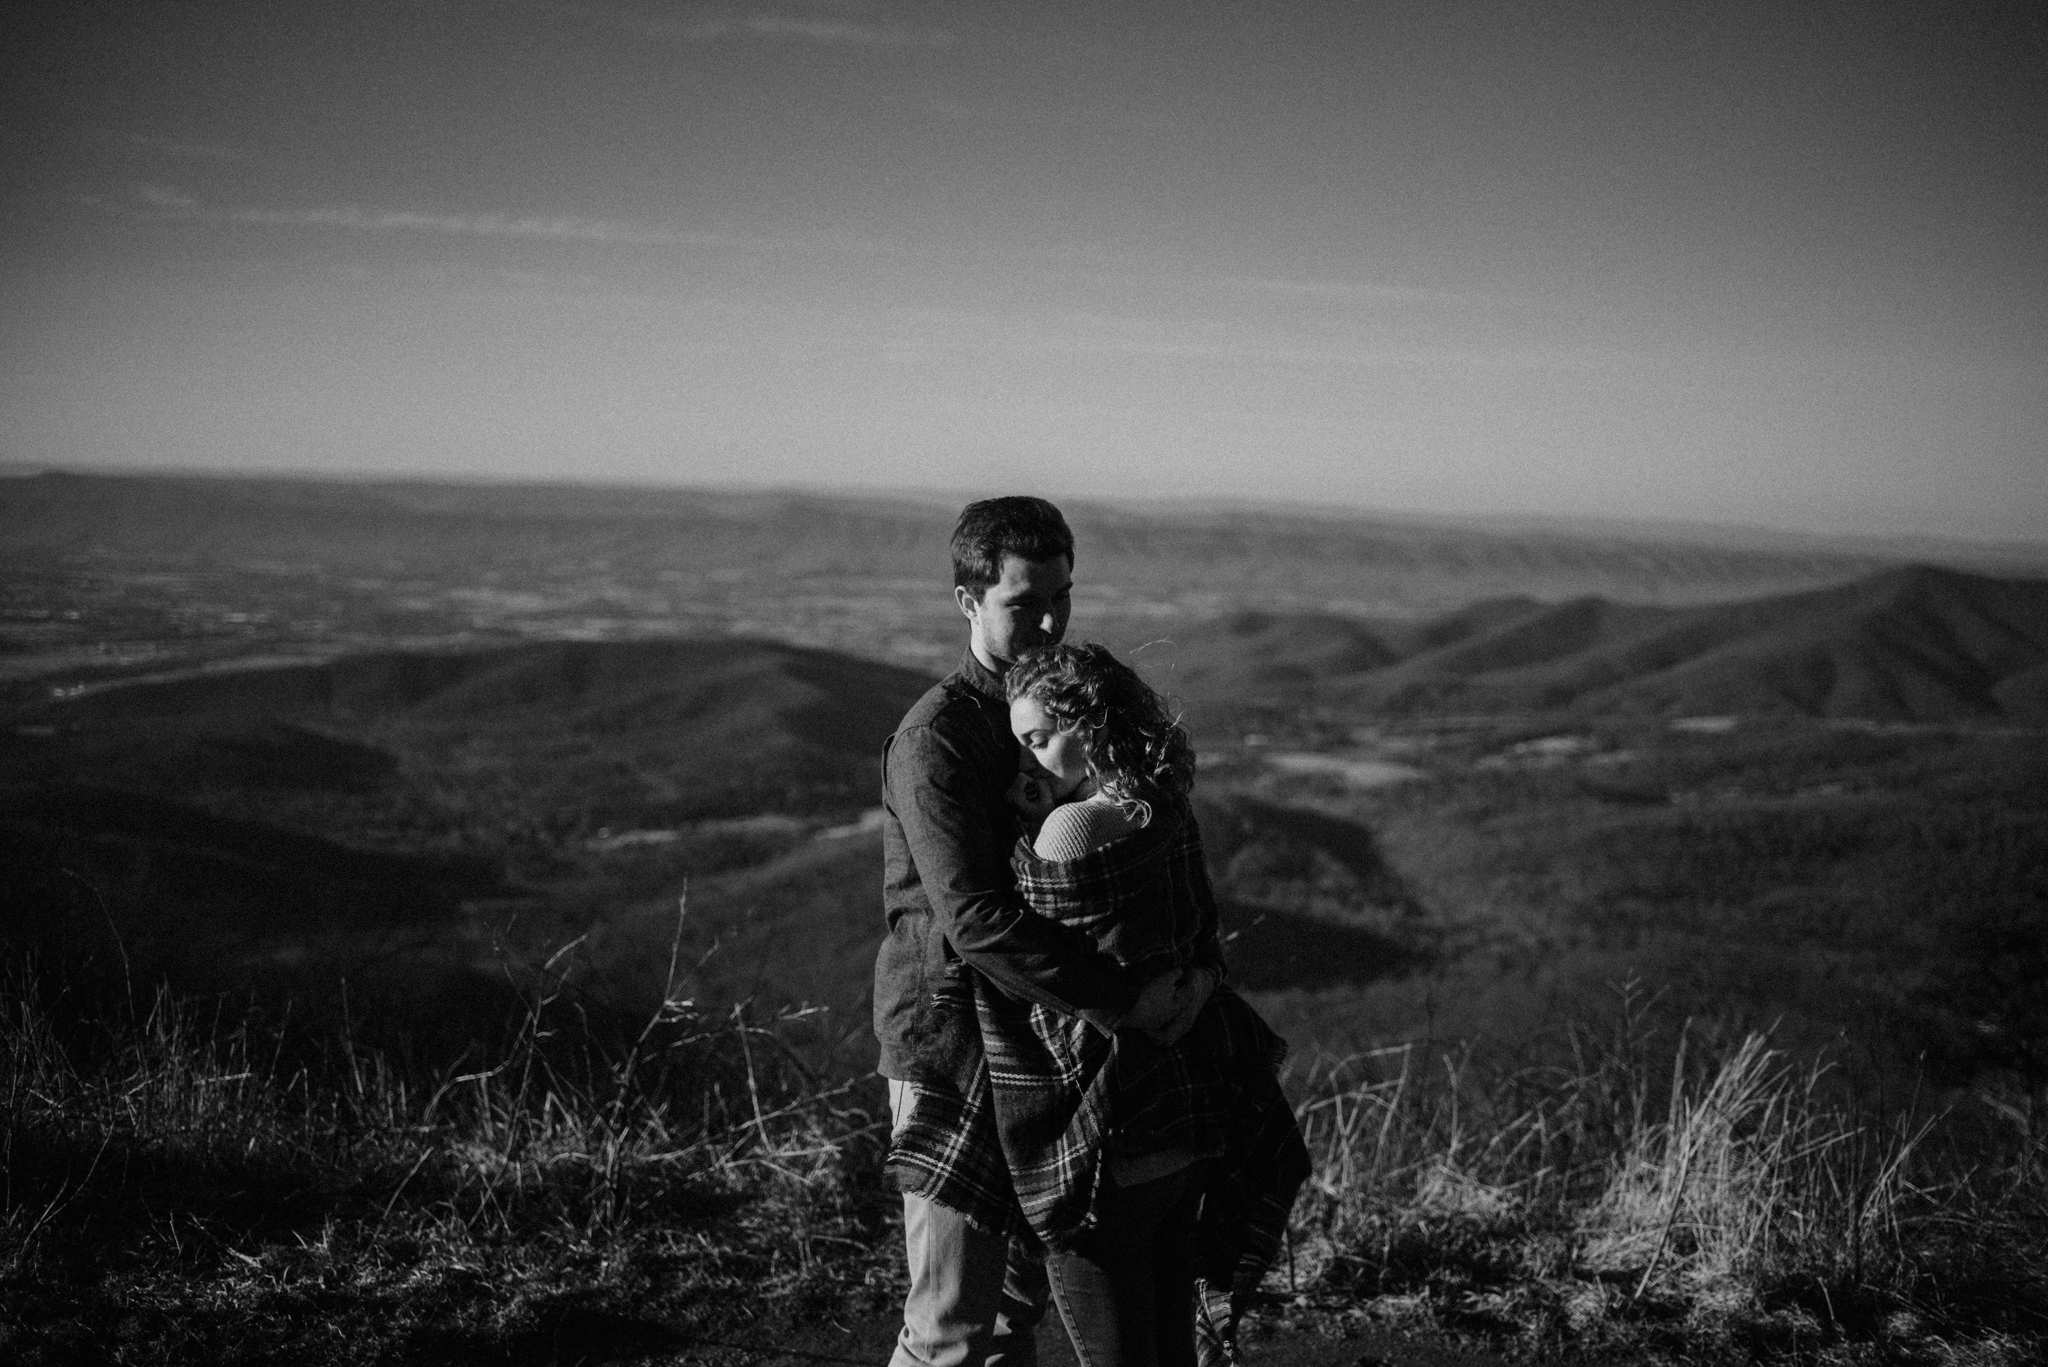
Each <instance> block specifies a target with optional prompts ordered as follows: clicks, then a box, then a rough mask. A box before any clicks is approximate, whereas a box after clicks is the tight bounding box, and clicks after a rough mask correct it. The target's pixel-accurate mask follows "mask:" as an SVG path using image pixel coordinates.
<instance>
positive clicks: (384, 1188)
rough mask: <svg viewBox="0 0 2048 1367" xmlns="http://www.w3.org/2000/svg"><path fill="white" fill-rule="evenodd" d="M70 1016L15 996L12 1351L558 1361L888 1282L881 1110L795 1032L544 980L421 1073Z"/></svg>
mask: <svg viewBox="0 0 2048 1367" xmlns="http://www.w3.org/2000/svg"><path fill="white" fill-rule="evenodd" d="M672 981H673V977H672ZM79 1005H80V1004H79V1003H78V1002H76V1001H72V1000H68V999H67V998H66V997H65V996H64V995H63V994H62V993H61V992H57V991H55V990H53V988H52V987H51V986H50V985H49V984H38V983H36V982H34V981H33V980H31V979H29V978H27V977H24V976H22V975H19V974H17V975H16V976H15V978H14V980H13V981H12V982H11V983H9V984H8V985H7V987H6V989H5V990H4V991H0V1112H4V1120H0V1160H4V1164H5V1171H6V1181H5V1187H4V1190H0V1358H5V1359H6V1360H8V1361H10V1362H15V1361H18V1362H23V1363H37V1362H60V1361H61V1362H70V1361H78V1360H102V1361H137V1362H226V1361H247V1362H256V1361H285V1360H289V1361H294V1362H334V1363H354V1362H371V1361H378V1362H388V1361H401V1362H403V1361H463V1360H469V1359H472V1358H477V1357H479V1356H483V1357H491V1358H493V1359H495V1360H508V1359H509V1360H514V1361H517V1360H549V1359H550V1357H551V1353H552V1350H551V1349H549V1348H548V1347H547V1345H548V1344H550V1343H552V1342H553V1341H554V1340H555V1339H557V1338H559V1337H560V1336H561V1335H562V1334H563V1333H564V1332H569V1333H570V1334H571V1336H572V1337H573V1338H574V1339H576V1340H577V1341H579V1342H585V1343H588V1344H591V1345H593V1346H594V1347H596V1348H599V1349H609V1348H616V1349H620V1350H626V1349H634V1348H636V1347H652V1346H658V1345H660V1344H661V1343H664V1342H670V1341H673V1340H674V1339H675V1337H676V1335H677V1334H679V1333H683V1332H688V1331H690V1330H692V1329H705V1328H715V1327H718V1326H720V1325H726V1326H730V1325H733V1324H736V1323H739V1322H742V1321H745V1320H747V1319H748V1318H750V1317H755V1316H759V1315H761V1314H763V1313H768V1312H769V1311H771V1310H774V1311H780V1312H804V1311H809V1312H813V1313H819V1312H824V1311H827V1310H836V1309H840V1308H843V1307H846V1306H849V1305H850V1306H853V1307H854V1308H856V1309H866V1308H869V1307H871V1306H873V1305H879V1304H883V1303H886V1302H888V1301H889V1300H890V1299H892V1298H893V1297H894V1296H895V1295H896V1294H898V1291H897V1287H896V1282H895V1273H894V1270H893V1268H892V1267H891V1266H890V1265H889V1264H888V1262H887V1260H886V1259H884V1258H880V1257H878V1256H877V1252H876V1250H878V1249H879V1250H887V1249H888V1248H889V1247H890V1242H889V1240H887V1239H886V1238H882V1237H880V1226H881V1224H882V1223H883V1222H884V1221H885V1220H886V1217H887V1210H888V1205H889V1203H887V1202H884V1201H881V1200H880V1199H879V1186H880V1184H879V1179H878V1176H877V1171H876V1170H877V1168H878V1163H879V1157H880V1144H879V1131H878V1127H877V1125H876V1124H875V1123H874V1121H873V1119H872V1116H871V1113H870V1109H869V1107H868V1106H867V1105H865V1104H863V1103H864V1102H871V1101H872V1098H868V1097H867V1096H866V1094H865V1090H864V1089H863V1088H862V1087H857V1086H855V1085H852V1084H847V1085H841V1086H826V1085H823V1084H822V1083H820V1082H819V1081H818V1080H817V1079H815V1078H813V1077H811V1076H810V1075H809V1074H808V1072H807V1070H806V1069H805V1067H804V1064H803V1062H802V1060H801V1058H800V1056H799V1053H798V1051H797V1049H796V1047H795V1046H794V1044H793V1043H792V1041H795V1040H798V1039H799V1037H800V1035H801V1032H802V1028H803V1025H804V1022H803V1020H802V1019H800V1018H794V1017H784V1018H781V1019H777V1020H774V1021H770V1022H765V1023H756V1022H754V1021H752V1020H750V1019H749V1018H748V1015H747V1013H746V1011H745V1010H744V1009H743V1008H742V1009H736V1010H732V1011H727V1012H719V1013H706V1012H701V1011H699V1010H698V1009H697V1008H696V1007H695V1006H694V1005H693V1004H692V1003H690V1002H688V1001H685V1000H680V999H678V998H676V997H675V996H673V995H670V996H669V997H668V998H667V999H666V1000H665V1001H664V1003H663V1005H662V1007H661V1009H660V1010H659V1011H658V1012H656V1013H655V1014H653V1015H652V1016H651V1017H650V1018H648V1019H647V1020H646V1021H645V1022H644V1025H643V1027H642V1028H640V1029H639V1030H638V1031H637V1032H635V1033H631V1034H626V1035H618V1034H608V1032H606V1031H605V1030H603V1029H602V1028H600V1027H597V1026H594V1025H593V1024H592V1022H591V1018H590V1017H589V1015H588V1014H587V1013H585V1012H584V1011H582V1010H580V1009H579V1004H578V1003H576V1002H575V1001H574V1000H573V999H572V997H571V996H570V995H569V994H566V993H564V992H563V991H562V990H561V989H560V987H559V984H556V985H554V986H551V987H550V988H549V989H548V990H546V991H544V992H540V993H537V994H536V995H535V996H534V997H533V999H532V1000H531V1004H530V1009H529V1011H528V1012H527V1015H526V1017H525V1019H524V1020H523V1021H522V1022H521V1023H520V1025H519V1028H518V1029H517V1031H516V1033H515V1034H514V1035H513V1037H512V1039H511V1041H510V1043H509V1044H508V1045H507V1046H506V1047H504V1048H503V1049H502V1050H501V1051H500V1052H499V1054H498V1055H497V1056H496V1057H495V1058H493V1059H491V1060H488V1061H483V1060H477V1061H474V1062H472V1063H471V1064H470V1065H468V1066H460V1067H457V1068H453V1069H445V1070H442V1071H440V1072H439V1073H437V1074H428V1075H419V1074H415V1073H411V1072H408V1071H407V1070H405V1069H403V1068H400V1067H398V1066H396V1065H395V1064H393V1063H392V1062H391V1061H390V1060H389V1059H387V1058H385V1057H382V1056H379V1055H375V1054H371V1053H368V1052H365V1051H363V1050H360V1049H357V1048H354V1047H352V1045H351V1044H350V1042H349V1040H348V1039H347V1038H346V1037H345V1036H344V1037H341V1038H332V1037H330V1038H328V1039H326V1040H324V1041H313V1042H309V1041H308V1040H306V1039H304V1038H295V1037H294V1036H293V1034H292V1032H291V1031H289V1030H285V1029H276V1028H266V1027H265V1026H264V1024H263V1023H262V1022H261V1019H260V1017H257V1016H254V1015H251V1016H249V1017H246V1018H242V1019H235V1020H226V1019H222V1018H217V1017H214V1016H202V1015H200V1014H199V1013H197V1012H196V1011H195V1009H194V1008H193V1007H191V1006H190V1005H189V1004H181V1003H179V1002H177V1001H174V1000H172V999H170V998H169V997H167V996H159V997H157V998H156V1000H155V1001H154V1002H153V1003H152V1004H150V1005H149V1006H148V1007H147V1008H146V1009H143V1010H139V1011H134V1012H130V1011H128V1010H127V1008H126V1007H125V1006H120V1007H115V1008H113V1009H112V1010H111V1011H106V1012H101V1011H98V1010H81V1009H79ZM316 1043H317V1044H320V1045H324V1047H318V1048H315V1047H313V1045H314V1044H316ZM293 1060H296V1061H293ZM565 1326H566V1327H567V1328H566V1329H565Z"/></svg>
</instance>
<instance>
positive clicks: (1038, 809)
mask: <svg viewBox="0 0 2048 1367" xmlns="http://www.w3.org/2000/svg"><path fill="white" fill-rule="evenodd" d="M1003 797H1004V798H1005V799H1006V800H1007V801H1008V802H1009V804H1010V805H1011V806H1012V807H1015V808H1016V809H1017V810H1018V812H1020V813H1022V815H1023V817H1024V821H1025V823H1026V824H1027V825H1029V826H1030V827H1031V829H1032V830H1034V831H1035V830H1037V829H1038V825H1039V823H1040V822H1042V821H1044V820H1045V814H1046V813H1047V812H1050V811H1051V810H1052V809H1053V808H1055V807H1057V806H1059V805H1060V804H1059V799H1058V798H1056V797H1054V796H1053V795H1052V785H1051V784H1049V783H1047V782H1046V781H1045V780H1044V779H1042V778H1039V777H1038V776H1037V775H1036V774H1018V775H1017V777H1016V778H1015V779H1014V780H1013V781H1012V782H1011V784H1010V789H1009V791H1008V792H1006V793H1004V794H1003Z"/></svg>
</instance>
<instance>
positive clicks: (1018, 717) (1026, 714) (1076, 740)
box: [1010, 694, 1089, 802]
mask: <svg viewBox="0 0 2048 1367" xmlns="http://www.w3.org/2000/svg"><path fill="white" fill-rule="evenodd" d="M1010 731H1011V733H1012V734H1014V735H1015V736H1016V737H1017V744H1019V745H1021V746H1023V747H1024V768H1025V769H1026V771H1027V772H1032V773H1035V774H1037V775H1038V776H1039V777H1040V778H1042V779H1044V780H1045V782H1046V785H1047V786H1048V787H1050V788H1051V789H1052V795H1053V796H1054V797H1055V798H1057V799H1058V800H1060V801H1062V802H1064V801H1065V800H1066V799H1068V798H1070V797H1072V796H1073V795H1074V790H1075V789H1076V788H1079V787H1080V786H1081V780H1082V779H1085V778H1087V777H1088V740H1089V733H1088V732H1087V731H1084V730H1080V729H1078V728H1076V729H1073V730H1068V729H1065V728H1063V727H1062V726H1061V725H1060V723H1059V721H1058V719H1056V718H1055V717H1054V716H1053V715H1052V714H1051V713H1050V712H1048V711H1046V710H1045V705H1044V704H1043V703H1041V702H1039V701H1038V699H1036V698H1034V697H1031V696H1030V695H1029V694H1026V695H1025V696H1024V697H1021V698H1019V699H1017V701H1015V702H1013V703H1011V704H1010Z"/></svg>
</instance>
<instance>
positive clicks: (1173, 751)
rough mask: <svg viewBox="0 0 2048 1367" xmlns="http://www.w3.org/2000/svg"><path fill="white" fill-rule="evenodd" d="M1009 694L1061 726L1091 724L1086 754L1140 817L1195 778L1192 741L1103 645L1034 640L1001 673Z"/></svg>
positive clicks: (1175, 797) (1182, 794) (1110, 791)
mask: <svg viewBox="0 0 2048 1367" xmlns="http://www.w3.org/2000/svg"><path fill="white" fill-rule="evenodd" d="M1003 684H1004V691H1005V693H1006V694H1007V695H1008V697H1009V699H1010V701H1011V702H1015V701H1016V700H1017V699H1019V698H1022V697H1026V696H1029V697H1032V698H1036V699H1037V700H1038V703H1039V705H1040V706H1041V707H1043V708H1045V710H1046V711H1047V712H1048V713H1050V714H1051V715H1052V717H1053V719H1054V720H1056V721H1058V722H1059V723H1060V724H1061V725H1062V726H1063V727H1078V728H1081V729H1086V730H1091V731H1093V732H1094V733H1095V734H1094V739H1093V740H1092V741H1091V742H1090V743H1089V746H1088V758H1089V760H1090V761H1091V762H1092V763H1093V764H1094V766H1095V774H1096V779H1097V781H1098V782H1099V783H1100V784H1101V787H1102V791H1103V792H1104V793H1105V794H1107V795H1108V796H1109V798H1110V799H1111V800H1112V801H1114V802H1115V803H1116V804H1117V805H1118V806H1120V807H1122V808H1123V809H1124V810H1125V811H1126V812H1128V813H1130V814H1131V815H1132V816H1134V817H1136V818H1137V819H1138V820H1139V821H1141V822H1149V821H1150V820H1151V819H1152V808H1153V806H1154V804H1156V803H1159V802H1177V801H1180V800H1182V799H1184V798H1186V797H1187V795H1188V792H1189V790H1190V789H1192V788H1193V787H1194V786H1195V746H1194V742H1193V741H1192V740H1190V739H1189V738H1188V733H1187V728H1186V727H1184V726H1182V725H1181V724H1180V721H1179V719H1178V718H1176V717H1175V716H1174V715H1173V713H1172V712H1171V711H1169V710H1168V709H1167V706H1166V700H1165V699H1164V698H1162V697H1160V696H1159V695H1158V694H1157V693H1155V692H1153V691H1152V688H1151V685H1149V684H1147V683H1146V682H1145V681H1144V680H1143V679H1141V678H1139V677H1138V675H1137V673H1136V672H1135V671H1134V670H1132V669H1131V667H1130V666H1129V665H1126V664H1124V663H1122V662H1121V661H1119V660H1118V659H1117V658H1116V656H1114V655H1112V654H1110V653H1109V649H1108V647H1106V646H1100V645H1096V644H1095V643H1094V642H1092V641H1091V642H1090V643H1089V644H1087V645H1082V646H1069V645H1058V646H1040V647H1039V648H1038V649H1036V650H1030V651H1026V652H1025V653H1024V654H1022V655H1020V656H1018V657H1017V660H1016V663H1014V664H1012V665H1011V666H1010V669H1009V673H1008V674H1006V675H1005V676H1004V679H1003Z"/></svg>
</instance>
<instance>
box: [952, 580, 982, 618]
mask: <svg viewBox="0 0 2048 1367" xmlns="http://www.w3.org/2000/svg"><path fill="white" fill-rule="evenodd" d="M953 601H954V602H956V603H958V604H959V605H960V615H961V616H963V617H965V618H966V619H967V620H968V621H970V622H972V621H973V620H975V619H976V618H977V617H979V616H981V600H980V599H979V598H976V597H975V596H974V590H973V589H970V588H968V587H967V586H966V585H965V584H955V585H954V586H953Z"/></svg>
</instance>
